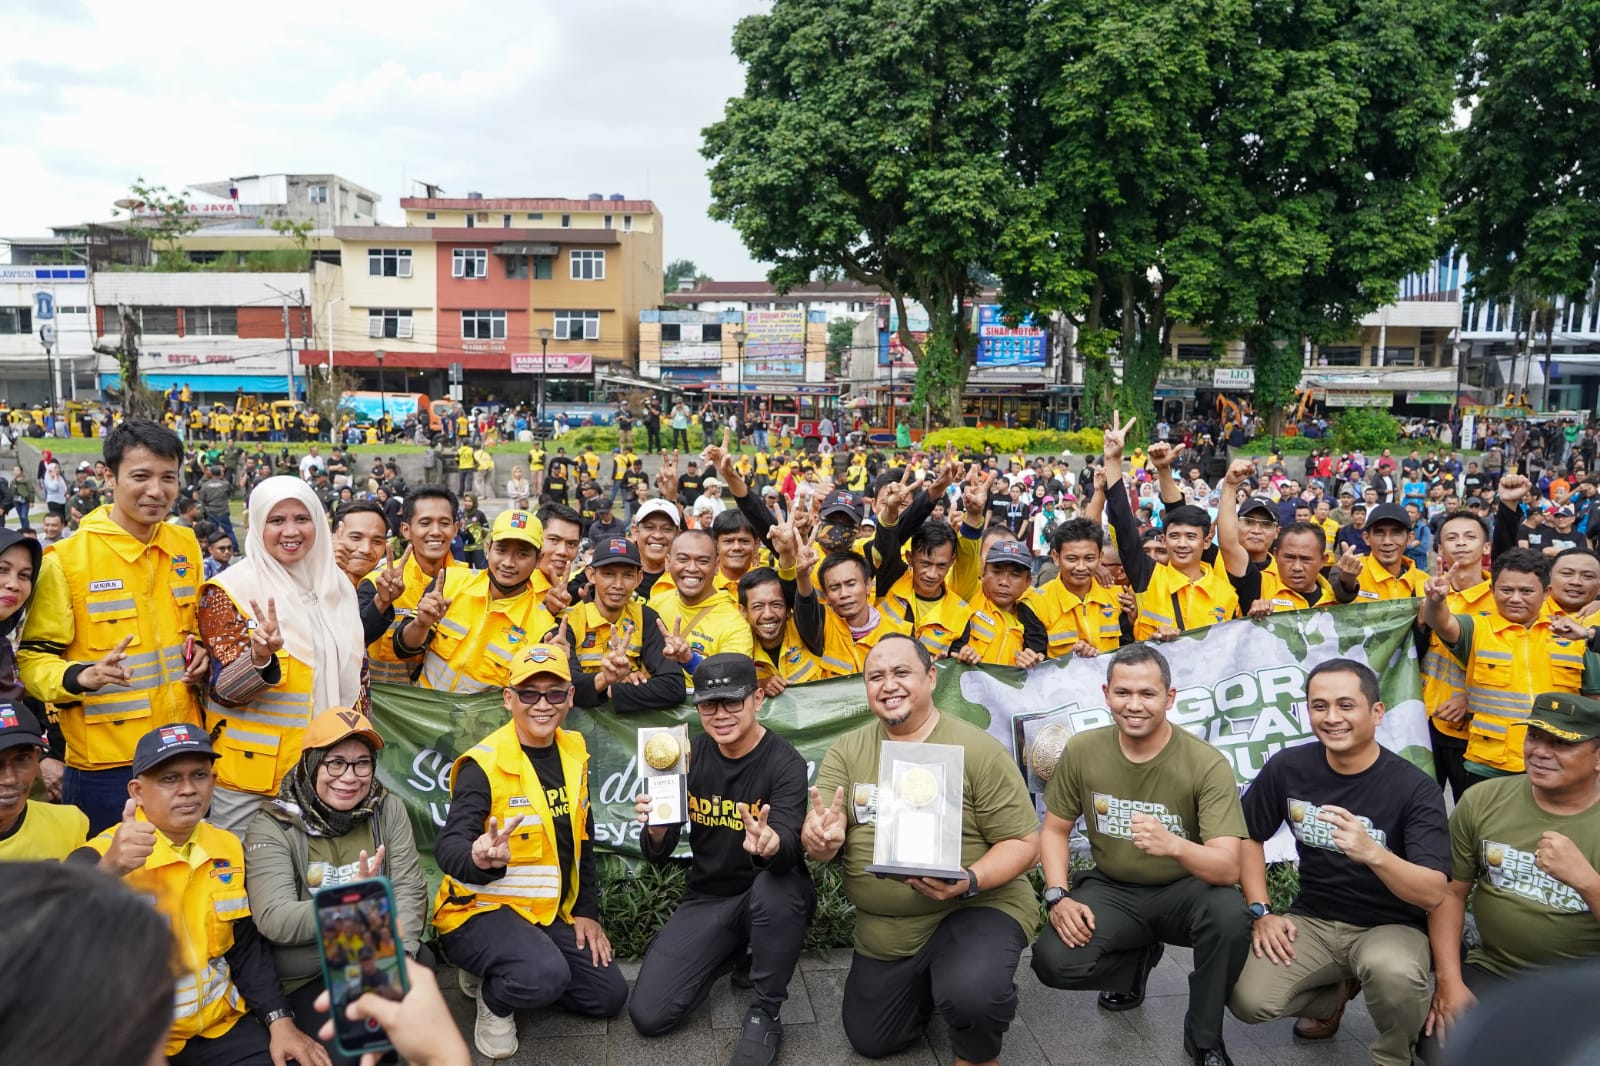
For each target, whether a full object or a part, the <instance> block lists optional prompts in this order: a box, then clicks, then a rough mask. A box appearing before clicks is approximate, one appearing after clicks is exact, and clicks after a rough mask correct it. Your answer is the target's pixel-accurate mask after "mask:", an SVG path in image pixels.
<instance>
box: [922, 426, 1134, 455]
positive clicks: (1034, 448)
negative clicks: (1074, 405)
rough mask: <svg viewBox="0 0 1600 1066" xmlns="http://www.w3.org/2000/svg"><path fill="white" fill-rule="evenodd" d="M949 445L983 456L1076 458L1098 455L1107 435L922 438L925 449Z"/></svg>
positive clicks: (946, 433)
mask: <svg viewBox="0 0 1600 1066" xmlns="http://www.w3.org/2000/svg"><path fill="white" fill-rule="evenodd" d="M949 444H954V445H955V446H956V448H957V449H958V450H960V451H962V452H981V451H983V450H984V449H985V448H993V449H994V450H995V451H996V452H998V453H1000V454H1002V455H1007V454H1010V453H1012V452H1023V453H1025V454H1029V455H1046V454H1048V455H1054V454H1058V453H1060V452H1061V451H1063V450H1067V449H1070V450H1071V452H1072V453H1073V454H1074V455H1084V454H1093V455H1098V454H1100V451H1101V449H1102V446H1103V444H1104V435H1103V434H1102V433H1101V431H1100V430H1098V429H1084V430H1077V431H1075V432H1072V433H1062V432H1059V431H1057V430H1053V429H1002V428H1000V427H997V426H986V427H983V428H981V429H972V428H966V427H963V428H960V429H936V430H934V431H933V432H932V433H929V434H928V435H927V436H926V437H923V438H922V446H923V447H924V448H943V447H945V446H946V445H949Z"/></svg>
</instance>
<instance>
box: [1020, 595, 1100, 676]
mask: <svg viewBox="0 0 1600 1066" xmlns="http://www.w3.org/2000/svg"><path fill="white" fill-rule="evenodd" d="M1022 602H1023V603H1025V604H1027V605H1028V607H1029V608H1030V609H1031V610H1032V611H1033V613H1034V614H1035V615H1037V616H1038V618H1039V621H1040V622H1043V623H1044V628H1045V631H1046V632H1047V633H1049V634H1050V657H1051V658H1052V659H1054V658H1058V657H1060V656H1062V655H1071V654H1072V649H1073V648H1075V647H1077V645H1078V641H1080V640H1086V641H1088V642H1089V643H1090V644H1093V645H1094V646H1095V647H1096V648H1099V649H1100V650H1101V651H1116V650H1117V648H1118V647H1119V646H1120V645H1121V644H1122V601H1121V600H1119V599H1118V598H1117V590H1116V589H1110V588H1106V587H1105V586H1104V585H1101V584H1099V583H1097V582H1093V581H1091V582H1090V585H1089V595H1087V596H1085V597H1083V598H1082V599H1080V598H1079V597H1078V596H1077V595H1076V594H1075V593H1073V591H1072V590H1071V589H1069V588H1067V586H1066V584H1065V583H1064V582H1062V581H1060V580H1059V579H1058V580H1056V581H1052V582H1050V583H1049V584H1048V585H1044V586H1041V587H1038V588H1031V589H1029V590H1028V591H1027V592H1026V593H1024V594H1023V597H1022Z"/></svg>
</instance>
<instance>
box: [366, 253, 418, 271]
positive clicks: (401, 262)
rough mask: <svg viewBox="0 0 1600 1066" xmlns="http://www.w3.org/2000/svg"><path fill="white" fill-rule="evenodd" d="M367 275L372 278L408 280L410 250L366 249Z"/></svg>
mask: <svg viewBox="0 0 1600 1066" xmlns="http://www.w3.org/2000/svg"><path fill="white" fill-rule="evenodd" d="M367 275H368V276H369V277H374V278H409V277H410V276H411V249H410V248H368V249H367Z"/></svg>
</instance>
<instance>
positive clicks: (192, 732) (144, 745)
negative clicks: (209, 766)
mask: <svg viewBox="0 0 1600 1066" xmlns="http://www.w3.org/2000/svg"><path fill="white" fill-rule="evenodd" d="M180 755H204V756H205V757H206V758H208V759H216V758H219V756H218V755H217V753H216V752H215V751H213V750H212V749H211V738H210V737H208V736H206V731H205V730H204V729H201V728H200V727H199V726H197V725H189V724H188V723H186V722H174V723H173V724H172V725H163V726H157V727H156V728H154V729H152V730H150V732H148V733H146V734H145V735H144V736H142V737H140V738H139V743H138V744H137V745H135V747H134V749H133V776H134V777H138V776H139V775H140V774H144V773H148V772H150V771H151V770H154V769H155V768H156V767H157V766H160V765H161V764H162V763H164V762H166V761H167V760H169V759H176V758H177V757H178V756H180Z"/></svg>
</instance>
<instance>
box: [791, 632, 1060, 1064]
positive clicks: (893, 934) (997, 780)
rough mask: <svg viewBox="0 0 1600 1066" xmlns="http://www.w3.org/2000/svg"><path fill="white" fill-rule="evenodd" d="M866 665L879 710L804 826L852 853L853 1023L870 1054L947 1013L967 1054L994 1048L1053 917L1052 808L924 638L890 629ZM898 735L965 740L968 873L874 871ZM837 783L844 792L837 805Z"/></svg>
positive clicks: (849, 742)
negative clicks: (883, 767)
mask: <svg viewBox="0 0 1600 1066" xmlns="http://www.w3.org/2000/svg"><path fill="white" fill-rule="evenodd" d="M863 678H864V680H865V681H866V689H867V705H868V706H869V707H870V708H871V709H872V713H873V714H874V715H876V716H877V719H878V720H877V721H875V722H873V723H871V724H870V725H866V726H863V727H862V728H860V729H857V730H854V731H852V732H850V733H847V734H846V735H844V736H843V737H840V738H839V740H838V741H837V742H836V743H835V744H834V746H833V747H832V748H831V749H829V751H828V754H827V755H826V756H825V757H824V758H823V760H822V766H821V768H820V769H819V770H818V771H817V787H816V788H814V789H812V790H811V797H812V810H811V812H810V814H808V815H807V816H806V821H805V825H804V827H803V828H802V830H801V834H800V841H801V843H802V844H803V845H804V847H805V849H806V854H807V855H809V856H810V857H811V859H812V860H813V861H815V862H827V861H829V860H831V859H833V858H834V857H835V856H836V855H840V854H842V855H843V861H844V890H845V894H846V895H847V896H848V897H849V898H850V902H851V903H854V904H855V906H856V929H855V955H854V957H853V958H852V959H851V962H850V975H849V977H847V978H846V980H845V987H844V1031H845V1035H846V1036H847V1037H848V1038H849V1040H850V1044H851V1046H852V1047H854V1048H855V1049H856V1050H857V1051H858V1052H860V1053H861V1054H863V1055H866V1056H869V1057H871V1058H881V1057H883V1056H885V1055H891V1054H893V1053H895V1052H896V1051H899V1050H901V1049H902V1048H904V1047H906V1046H908V1045H910V1044H911V1043H913V1042H914V1041H916V1040H918V1039H920V1038H921V1037H922V1035H923V1032H924V1031H925V1030H926V1028H927V1025H928V1020H929V1018H930V1017H931V1016H932V1015H933V1014H934V1013H938V1014H942V1015H943V1016H944V1018H945V1021H946V1022H947V1023H948V1024H949V1028H950V1045H951V1048H952V1050H954V1052H955V1059H956V1063H957V1064H958V1066H961V1064H963V1063H990V1062H994V1061H996V1060H997V1059H998V1058H999V1056H1000V1046H1001V1042H1002V1039H1003V1037H1004V1036H1005V1031H1006V1029H1007V1028H1008V1027H1009V1026H1010V1024H1011V1019H1012V1018H1013V1017H1015V1015H1016V1012H1017V991H1016V984H1015V981H1014V978H1015V975H1016V970H1017V961H1018V959H1020V958H1021V955H1022V949H1023V948H1024V947H1025V946H1027V943H1028V938H1029V937H1031V936H1032V935H1033V934H1034V931H1035V930H1036V929H1037V928H1038V924H1039V904H1038V901H1037V898H1036V897H1035V896H1034V894H1033V889H1032V887H1031V886H1030V885H1029V884H1028V881H1027V878H1026V873H1027V871H1028V870H1029V869H1030V868H1032V866H1033V865H1034V863H1035V862H1037V861H1038V857H1039V817H1038V815H1037V814H1036V813H1035V811H1034V809H1033V803H1032V801H1031V800H1030V799H1029V796H1028V789H1027V786H1026V785H1025V784H1024V783H1023V780H1022V774H1021V773H1020V772H1019V771H1018V770H1017V765H1016V763H1015V762H1013V761H1012V759H1011V757H1010V756H1009V755H1008V754H1007V753H1006V751H1005V749H1004V748H1003V747H1001V745H1000V743H999V742H998V741H997V740H995V739H994V738H993V737H991V736H989V735H988V734H987V733H985V732H984V731H983V730H981V729H979V728H978V727H977V726H974V725H971V724H970V723H967V722H964V721H962V720H960V719H958V718H955V717H953V716H950V715H945V714H941V713H940V711H939V709H938V708H937V707H935V706H934V703H933V687H934V668H933V661H932V659H930V658H929V656H928V652H927V649H925V648H924V647H923V646H922V645H921V644H919V643H918V642H917V641H915V640H913V639H912V638H911V637H909V636H906V635H904V634H898V633H897V634H891V635H889V636H886V637H884V638H883V639H882V640H880V641H879V642H878V644H877V645H876V646H875V647H874V648H873V649H872V650H871V651H870V652H868V653H867V660H866V669H865V671H864V673H863ZM886 740H894V741H904V742H908V743H927V744H949V745H959V746H960V747H961V748H962V749H963V753H964V754H963V761H962V783H961V865H962V867H963V869H964V871H965V876H964V877H960V878H957V879H954V881H953V882H952V881H949V880H945V879H942V878H936V877H907V878H904V879H885V878H879V877H877V876H876V875H874V874H871V873H868V872H867V870H866V867H867V866H868V865H869V864H871V863H872V861H873V845H874V843H875V841H876V815H877V781H878V754H879V746H880V745H881V744H882V743H883V742H884V741H886ZM824 796H828V797H830V798H831V799H832V806H829V807H825V806H824V805H823V797H824ZM847 797H848V800H847Z"/></svg>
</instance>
